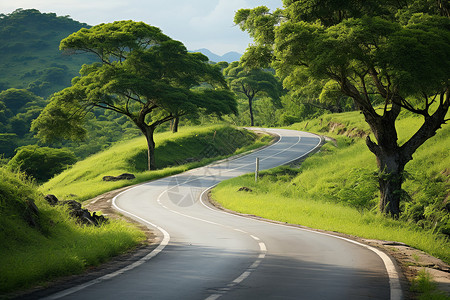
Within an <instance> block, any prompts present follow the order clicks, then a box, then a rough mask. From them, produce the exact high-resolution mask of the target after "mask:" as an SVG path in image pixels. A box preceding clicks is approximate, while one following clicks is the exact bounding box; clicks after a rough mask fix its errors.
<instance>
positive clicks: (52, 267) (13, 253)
mask: <svg viewBox="0 0 450 300" xmlns="http://www.w3.org/2000/svg"><path fill="white" fill-rule="evenodd" d="M0 178H1V180H0V252H1V253H2V255H0V283H1V284H0V294H5V293H7V292H10V291H13V290H19V289H24V288H30V287H32V286H35V285H37V284H43V283H45V282H46V281H51V280H53V279H55V278H58V277H62V276H67V275H71V274H77V273H81V272H83V271H84V270H86V268H88V267H90V266H95V265H98V264H100V263H102V262H105V261H106V260H107V259H108V258H110V257H112V256H115V255H118V254H120V253H123V252H125V251H126V250H128V249H129V248H131V247H133V246H135V245H137V244H138V243H140V242H143V241H144V240H145V236H144V235H143V233H142V232H141V231H140V230H138V229H137V228H135V227H132V226H130V225H129V224H127V223H125V222H123V221H121V222H119V221H114V220H113V221H111V222H108V223H107V224H104V225H102V226H101V227H88V226H80V225H78V224H77V223H76V222H75V220H74V219H71V218H69V216H68V213H67V212H66V210H65V208H64V207H61V206H59V207H51V206H50V205H49V204H48V203H47V202H46V201H45V200H44V197H43V195H42V194H41V193H39V192H38V190H37V187H36V186H35V185H34V184H33V183H32V182H31V181H29V180H28V179H27V178H26V176H25V175H24V174H22V173H17V172H11V171H10V169H9V168H5V167H0ZM31 203H34V204H35V205H36V207H37V209H38V213H35V211H34V210H32V209H31V208H32V205H31ZM32 219H33V220H34V222H30V221H31V220H32Z"/></svg>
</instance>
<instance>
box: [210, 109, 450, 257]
mask: <svg viewBox="0 0 450 300" xmlns="http://www.w3.org/2000/svg"><path fill="white" fill-rule="evenodd" d="M421 123H422V120H421V119H419V118H417V117H414V116H411V115H408V114H405V115H403V117H402V118H401V119H400V120H399V121H398V122H397V128H398V130H399V133H400V134H399V139H400V142H402V141H404V140H405V139H406V138H409V136H410V135H412V134H413V133H414V130H417V128H418V127H419V126H420V125H421ZM289 128H290V129H296V130H304V131H310V132H315V133H318V134H321V135H326V136H331V137H332V138H334V139H335V141H328V142H327V143H326V144H325V145H324V146H323V147H322V148H321V149H320V151H319V153H317V154H315V155H313V156H311V157H309V158H307V159H306V160H305V161H304V162H303V163H302V164H301V165H300V166H299V167H297V168H278V169H274V170H270V171H267V172H263V173H262V174H261V179H260V181H259V182H258V183H255V182H254V175H251V174H250V175H246V176H242V177H239V178H235V179H231V180H228V181H225V182H222V183H221V184H219V186H218V187H217V188H215V189H214V190H213V197H214V199H215V200H216V201H218V202H219V203H220V204H221V205H223V206H224V207H226V208H229V209H231V210H234V211H238V212H241V213H245V214H252V215H258V216H262V217H265V218H268V219H274V220H278V221H282V222H287V223H292V224H300V225H303V226H308V227H312V228H317V229H324V230H329V231H336V232H342V233H346V234H350V235H355V236H360V237H364V238H369V239H380V240H394V241H398V242H403V243H406V244H408V245H410V246H412V247H415V248H418V249H421V250H424V251H426V252H428V253H430V254H432V255H434V256H437V257H440V258H442V259H444V260H445V261H447V262H449V261H450V253H449V251H448V249H449V247H450V241H449V235H450V205H449V202H448V197H449V195H450V156H449V155H448V149H450V125H445V126H443V128H442V129H440V130H438V132H437V135H436V136H435V137H433V138H431V139H430V140H428V141H427V142H426V143H425V144H424V145H423V146H422V147H420V148H419V150H418V151H417V152H416V153H415V154H414V156H413V160H412V161H411V162H410V163H409V164H408V165H407V167H406V173H407V179H406V181H405V183H404V184H403V189H404V191H403V193H404V197H403V201H402V207H401V208H402V214H401V217H400V220H398V221H396V220H392V219H390V218H385V217H383V216H381V215H380V214H378V213H377V204H378V197H379V191H378V182H377V177H376V176H377V175H378V172H377V164H376V160H375V157H374V155H373V154H372V153H371V152H370V151H369V150H368V149H367V146H366V145H365V139H364V137H365V136H366V135H367V134H368V133H369V132H370V131H369V128H368V126H367V124H366V123H364V122H363V119H362V117H361V115H360V114H359V112H349V113H342V114H331V115H323V116H321V117H320V118H317V119H314V120H309V121H305V122H302V123H297V124H294V125H292V126H290V127H289ZM242 186H246V187H249V188H250V189H251V190H252V192H251V193H243V192H239V191H238V190H239V188H241V187H242Z"/></svg>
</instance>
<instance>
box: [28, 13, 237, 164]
mask: <svg viewBox="0 0 450 300" xmlns="http://www.w3.org/2000/svg"><path fill="white" fill-rule="evenodd" d="M60 48H61V49H62V50H65V51H66V52H69V53H80V52H89V53H93V54H95V55H97V56H98V58H99V59H100V63H94V64H91V65H84V66H83V67H82V69H81V71H80V74H81V76H79V77H76V78H74V79H73V80H72V86H71V87H69V88H66V89H64V90H62V91H60V92H59V93H56V94H55V95H54V96H53V97H52V99H51V102H50V104H49V105H48V106H47V107H46V108H45V110H44V111H43V112H42V113H41V115H40V116H39V117H38V118H37V119H36V120H35V121H34V122H33V126H32V129H33V130H37V131H38V133H37V136H38V137H40V138H41V139H43V140H44V141H48V140H52V139H55V138H58V137H64V138H70V139H80V138H82V137H83V136H84V135H85V130H84V128H83V127H82V121H83V116H84V114H85V113H86V111H89V110H90V109H92V108H94V107H99V108H102V109H107V110H111V111H114V112H116V113H119V114H123V115H125V116H127V117H128V118H129V119H130V120H132V121H133V123H134V124H135V125H136V126H137V127H138V128H139V129H140V131H141V132H142V133H143V135H144V136H145V137H146V139H147V148H148V169H149V170H152V169H154V168H155V167H156V164H155V156H154V150H155V142H154V139H153V134H154V132H155V129H156V128H157V126H159V125H160V124H163V123H165V122H168V121H170V120H173V119H175V118H178V117H180V116H184V115H195V114H198V113H200V112H204V113H207V114H217V115H221V114H229V113H235V112H236V102H235V99H234V97H233V95H232V93H231V92H230V91H229V90H227V85H226V82H225V80H224V78H223V76H222V74H221V73H220V70H219V69H218V68H215V67H214V66H212V65H210V64H208V58H207V57H206V56H204V55H202V54H200V53H189V52H188V51H187V50H186V48H185V47H184V45H183V44H182V43H180V42H178V41H174V40H172V39H170V38H169V37H168V36H166V35H164V34H163V33H162V32H161V30H160V29H159V28H156V27H153V26H150V25H147V24H145V23H142V22H133V21H118V22H114V23H109V24H100V25H97V26H94V27H92V28H90V29H85V28H83V29H81V30H79V31H78V32H76V33H73V34H72V35H70V36H69V37H67V38H65V39H64V40H62V41H61V45H60ZM204 82H207V83H208V84H209V86H210V88H209V89H204V90H203V89H202V90H193V89H192V88H193V87H195V86H198V85H200V84H201V83H204Z"/></svg>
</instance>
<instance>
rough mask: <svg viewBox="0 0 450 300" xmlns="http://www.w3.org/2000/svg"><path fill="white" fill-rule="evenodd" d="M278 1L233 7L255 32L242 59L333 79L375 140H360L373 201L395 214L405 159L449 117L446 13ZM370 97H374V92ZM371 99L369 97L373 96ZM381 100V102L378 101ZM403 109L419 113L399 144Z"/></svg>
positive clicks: (417, 5)
mask: <svg viewBox="0 0 450 300" xmlns="http://www.w3.org/2000/svg"><path fill="white" fill-rule="evenodd" d="M283 4H284V8H283V9H279V10H277V11H275V12H274V13H271V12H270V11H269V9H268V8H267V7H258V8H255V9H253V10H250V9H242V10H239V11H238V12H237V14H236V16H235V22H236V23H237V24H239V25H240V26H241V28H242V29H243V30H246V31H248V32H249V33H250V35H251V36H252V37H253V38H254V40H255V45H253V46H251V47H249V48H248V49H247V52H246V53H245V54H244V56H243V58H242V59H241V60H243V61H244V62H245V64H247V65H250V66H261V65H266V64H267V63H270V62H273V64H272V66H273V67H274V68H275V69H276V71H277V74H278V75H279V76H280V77H281V78H283V79H284V82H286V81H290V82H293V83H295V84H293V86H295V85H297V86H298V87H301V86H302V85H304V82H302V81H301V80H296V78H302V77H308V78H312V79H316V80H326V81H331V82H332V83H337V84H338V86H339V88H340V91H341V92H342V93H343V94H344V95H346V96H348V97H350V98H352V99H353V101H354V104H355V107H356V108H357V109H359V110H360V111H361V112H362V114H363V116H364V118H365V121H366V122H367V123H368V124H369V126H370V128H371V130H372V132H373V135H374V137H375V139H376V141H373V140H372V139H371V138H370V137H368V138H367V140H366V143H367V146H368V148H369V150H370V151H371V152H372V153H374V154H375V156H376V158H377V162H378V168H379V189H380V204H379V208H380V210H381V211H382V212H385V213H387V214H389V215H391V216H394V217H397V216H398V215H399V214H400V201H401V198H402V182H403V180H404V169H405V165H406V164H407V163H408V162H409V161H410V160H412V158H413V154H414V152H415V151H416V150H417V148H418V147H420V146H421V145H422V144H423V143H424V142H425V141H427V140H428V139H429V138H431V137H432V136H434V135H435V134H436V131H437V130H438V129H439V128H440V127H441V126H442V125H443V124H445V123H446V122H447V121H448V120H447V119H446V114H447V112H448V110H449V106H450V80H449V78H450V56H449V54H450V19H449V13H448V12H449V10H448V4H444V2H443V1H426V0H416V1H366V0H364V1H363V0H351V1H338V2H336V1H319V0H304V1H301V0H300V1H294V0H284V1H283ZM374 97H376V98H377V99H374ZM374 100H376V101H374ZM379 100H381V103H382V105H381V106H378V105H377V104H378V103H380V101H379ZM402 110H406V111H409V112H410V113H413V114H416V115H418V116H421V117H422V120H423V122H422V124H420V128H419V129H418V130H417V132H416V133H415V134H414V135H413V136H412V137H410V138H409V139H408V140H407V141H406V142H404V143H403V144H402V145H399V143H398V133H397V130H396V127H395V123H396V120H397V118H398V117H399V115H400V113H401V111H402Z"/></svg>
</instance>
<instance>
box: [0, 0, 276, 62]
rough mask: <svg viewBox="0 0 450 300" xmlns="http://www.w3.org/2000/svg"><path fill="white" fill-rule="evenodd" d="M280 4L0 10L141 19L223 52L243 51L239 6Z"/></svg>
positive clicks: (71, 4)
mask: <svg viewBox="0 0 450 300" xmlns="http://www.w3.org/2000/svg"><path fill="white" fill-rule="evenodd" d="M260 5H266V6H268V7H269V8H271V9H275V8H277V7H281V6H282V0H128V1H124V0H11V1H7V0H1V1H0V13H3V14H9V13H11V12H12V11H14V10H15V9H17V8H23V9H29V8H35V9H38V10H39V11H41V12H54V13H56V14H57V15H59V16H66V15H69V16H71V18H72V19H74V20H77V21H79V22H82V23H87V24H89V25H96V24H100V23H109V22H112V21H117V20H134V21H144V22H145V23H147V24H150V25H153V26H157V27H159V28H161V29H162V31H163V32H164V33H165V34H167V35H168V36H170V37H171V38H173V39H176V40H179V41H181V42H183V43H184V44H185V45H186V47H187V48H188V49H189V50H197V49H200V48H208V49H209V50H211V51H212V52H214V53H216V54H219V55H223V54H224V53H226V52H229V51H237V52H240V53H243V52H244V51H245V49H246V48H247V46H248V44H249V43H251V39H250V38H249V37H248V34H247V33H245V32H242V31H241V30H240V29H239V28H238V27H237V26H234V24H233V18H234V14H235V12H236V11H237V10H238V9H240V8H252V7H256V6H260Z"/></svg>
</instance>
